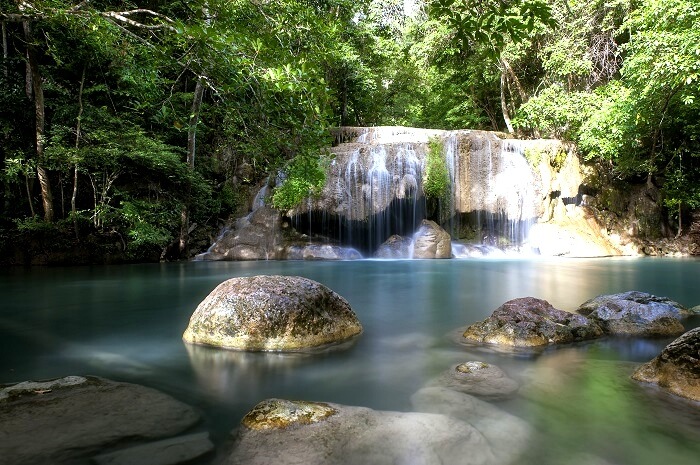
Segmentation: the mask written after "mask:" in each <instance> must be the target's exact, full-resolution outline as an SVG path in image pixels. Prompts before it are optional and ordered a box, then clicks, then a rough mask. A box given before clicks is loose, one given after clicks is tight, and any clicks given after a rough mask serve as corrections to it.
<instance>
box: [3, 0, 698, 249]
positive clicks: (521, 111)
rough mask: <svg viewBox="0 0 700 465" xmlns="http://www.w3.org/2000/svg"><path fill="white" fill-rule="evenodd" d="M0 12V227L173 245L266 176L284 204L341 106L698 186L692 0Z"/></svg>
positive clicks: (87, 6) (302, 183)
mask: <svg viewBox="0 0 700 465" xmlns="http://www.w3.org/2000/svg"><path fill="white" fill-rule="evenodd" d="M0 21H1V23H2V61H1V62H0V63H1V64H0V138H2V143H1V144H0V157H1V158H2V164H1V165H0V184H1V189H0V196H1V198H0V201H2V204H3V209H2V216H1V217H0V240H1V241H2V242H3V243H5V245H6V246H7V244H9V243H11V242H13V241H14V240H15V239H16V237H18V236H17V235H18V234H20V235H21V234H25V235H26V234H29V235H32V234H39V236H40V237H44V236H41V235H42V234H48V233H55V232H59V233H61V234H63V236H70V237H73V238H74V239H72V240H74V241H77V242H78V243H80V241H81V240H82V241H85V240H86V238H87V237H93V236H100V235H101V236H105V237H107V236H108V237H113V238H118V242H120V243H121V244H122V247H123V250H124V251H125V252H126V253H127V254H128V255H129V256H131V257H132V258H133V259H142V258H144V257H151V256H154V254H155V256H156V257H157V256H159V255H160V256H162V255H163V254H164V253H165V252H164V251H165V250H166V249H170V252H169V253H170V254H171V256H182V254H185V253H186V251H187V248H188V240H189V235H190V234H192V233H193V232H194V231H195V230H196V229H197V228H202V227H204V228H206V227H209V228H210V229H211V228H215V227H216V226H217V224H218V223H219V220H220V219H225V218H226V217H227V216H228V215H230V214H231V213H233V212H236V211H237V210H240V209H241V208H245V205H247V202H248V200H247V196H248V191H249V190H250V189H251V188H252V187H253V186H256V185H258V184H259V183H260V182H261V180H263V179H265V178H266V177H267V176H270V175H271V176H272V178H273V179H274V178H275V177H277V176H278V173H280V172H282V173H284V174H283V176H285V177H286V179H287V182H286V183H285V184H284V185H283V188H280V189H277V190H276V191H275V193H274V196H273V198H272V199H273V202H274V204H275V205H276V206H278V207H279V208H283V209H286V208H289V207H291V206H293V205H294V204H295V203H297V202H298V201H299V200H300V199H302V198H303V197H304V196H306V195H308V193H309V192H313V191H314V190H316V189H318V188H319V187H320V186H322V184H323V182H324V175H323V163H324V160H325V155H324V150H323V148H324V147H328V146H329V145H330V143H331V140H330V139H329V138H330V136H329V131H328V129H329V128H330V127H333V126H339V125H357V126H372V125H406V126H417V127H431V128H443V129H454V128H474V129H490V130H499V131H504V132H510V133H514V134H515V135H516V136H518V137H556V138H561V139H565V140H570V141H574V142H576V143H577V144H578V146H579V148H580V151H581V153H582V155H583V157H584V158H585V160H588V161H589V162H591V163H594V164H595V165H596V166H598V167H599V168H600V169H604V170H606V171H607V172H608V173H609V174H610V175H611V176H612V177H614V178H616V179H620V180H623V181H629V182H632V181H636V182H647V183H649V184H650V185H655V186H657V187H659V188H661V191H662V193H663V201H664V203H665V205H666V207H667V208H668V212H669V216H671V217H673V216H679V215H681V213H682V212H683V211H687V210H688V209H695V208H698V207H700V182H699V181H700V117H699V115H700V3H698V2H697V1H696V0H607V1H602V0H592V1H585V2H584V1H578V0H568V1H553V0H424V1H421V0H282V1H269V0H225V1H221V0H195V1H170V2H160V1H144V2H141V1H133V2H110V1H90V0H84V1H77V0H76V1H67V0H44V1H15V0H0ZM681 224H682V223H681ZM49 237H53V236H49Z"/></svg>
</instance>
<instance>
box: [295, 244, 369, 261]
mask: <svg viewBox="0 0 700 465" xmlns="http://www.w3.org/2000/svg"><path fill="white" fill-rule="evenodd" d="M286 258H287V259H288V260H359V259H361V258H362V255H361V254H360V252H358V251H357V250H355V249H353V248H351V247H341V246H338V245H329V244H308V245H304V246H296V245H292V246H289V247H287V253H286Z"/></svg>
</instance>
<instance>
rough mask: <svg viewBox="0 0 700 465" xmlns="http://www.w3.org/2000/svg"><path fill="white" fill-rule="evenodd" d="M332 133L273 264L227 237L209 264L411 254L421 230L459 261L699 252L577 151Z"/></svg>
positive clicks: (448, 135) (470, 134)
mask: <svg viewBox="0 0 700 465" xmlns="http://www.w3.org/2000/svg"><path fill="white" fill-rule="evenodd" d="M334 135H335V145H334V146H333V147H332V148H331V149H330V150H331V154H332V157H331V162H330V163H329V165H328V168H327V181H326V185H325V187H324V189H323V192H322V193H321V195H319V196H318V197H314V198H309V199H307V200H306V201H305V202H303V203H302V204H301V205H300V206H299V207H297V208H296V209H294V210H291V211H288V212H285V213H284V214H283V215H282V216H284V217H286V218H283V219H282V220H281V221H280V218H278V217H277V216H275V215H276V214H275V215H273V216H275V218H276V220H275V222H273V223H274V225H276V226H274V228H272V230H269V231H268V230H265V231H258V232H257V233H256V237H260V238H264V239H265V240H266V241H267V240H269V239H271V238H276V237H277V238H279V237H282V236H280V235H279V233H280V225H284V226H285V227H287V229H286V233H285V234H284V235H283V236H284V237H283V239H280V240H278V241H276V242H275V244H274V245H275V246H274V247H272V249H274V251H273V253H272V254H270V253H265V254H262V255H261V254H257V255H255V254H254V256H253V255H251V254H249V253H247V251H248V249H249V248H250V247H251V244H247V243H244V242H242V241H241V240H238V239H237V238H238V236H236V235H234V234H228V235H227V236H226V238H227V239H226V240H222V241H221V243H220V244H216V245H215V246H213V247H212V249H210V252H216V254H212V253H210V254H209V255H208V258H209V259H266V258H268V259H269V258H299V257H297V256H298V255H299V254H298V253H296V251H297V249H298V248H299V247H305V248H307V249H308V248H309V247H318V246H320V245H324V246H328V245H329V244H331V245H332V246H333V247H335V248H337V249H338V250H341V249H343V250H344V249H345V248H350V249H349V250H352V251H353V254H354V255H353V257H356V256H357V255H356V254H357V253H356V252H355V251H354V250H353V249H357V250H359V251H360V252H361V253H362V255H363V256H365V257H369V256H375V254H379V255H378V256H383V254H386V250H384V248H386V243H387V241H389V242H392V241H393V242H392V244H393V243H400V244H403V245H402V247H403V246H407V247H408V248H409V249H411V248H412V244H413V240H414V239H415V237H414V234H415V233H416V231H418V229H419V227H420V225H421V224H422V223H423V222H424V220H433V221H434V222H436V223H438V224H439V226H440V227H442V228H443V229H444V230H446V231H447V233H449V235H450V236H451V239H452V245H453V250H452V253H453V254H454V255H455V256H470V255H469V254H467V255H465V254H463V253H458V252H455V247H457V248H460V247H461V248H464V244H466V245H467V247H471V248H472V249H473V248H474V247H475V246H476V247H477V248H478V250H477V251H478V254H479V255H481V254H483V253H489V250H494V249H495V248H498V249H502V250H507V251H512V250H515V251H519V252H525V253H535V254H540V255H545V256H571V257H593V256H614V255H640V254H647V255H669V254H671V255H681V254H685V255H687V254H690V253H692V251H693V250H696V251H700V247H698V246H697V245H696V246H695V247H694V248H693V246H692V241H691V240H690V239H688V238H689V237H690V236H686V238H685V239H684V240H681V241H677V240H673V239H669V238H670V237H671V236H672V234H671V233H670V231H669V230H668V228H667V227H666V226H665V222H664V218H665V216H664V212H663V209H662V207H661V202H660V201H659V192H658V191H656V190H653V189H651V190H650V189H649V188H647V187H646V186H631V185H629V184H621V183H617V182H615V181H614V180H612V179H611V178H610V177H606V176H605V174H604V173H603V172H602V171H601V170H596V167H591V166H584V165H582V163H581V162H580V158H579V156H578V154H577V152H576V148H575V147H574V146H573V145H571V144H567V143H563V142H561V141H558V140H517V139H512V138H509V136H507V135H505V134H502V133H494V132H488V131H471V130H458V131H440V130H427V129H415V128H404V127H377V128H338V129H336V130H335V132H334ZM436 151H438V152H439V153H438V155H439V157H440V159H441V160H442V162H443V164H444V169H445V172H446V175H445V176H446V178H447V181H446V184H447V190H446V191H445V192H446V193H444V194H443V195H442V196H441V197H440V198H439V199H436V198H426V195H425V190H426V189H425V182H426V174H427V173H426V171H428V168H427V166H428V159H429V158H431V157H433V158H431V159H432V160H433V162H434V156H435V152H436ZM254 207H258V208H262V207H261V205H254ZM264 208H266V209H267V210H265V211H268V210H269V208H268V207H264ZM272 212H273V213H274V211H272ZM252 215H253V216H255V213H253V214H252ZM239 222H240V220H239ZM698 224H700V221H698ZM288 226H291V227H288ZM436 226H437V225H436ZM239 229H240V228H239ZM282 229H284V228H282ZM696 229H698V230H700V228H696ZM292 233H293V234H292ZM239 235H240V234H239ZM234 236H235V237H234ZM232 238H233V239H236V240H234V243H229V242H231V240H232ZM290 238H291V239H290ZM684 241H685V242H684ZM249 242H250V241H249ZM470 244H471V245H470ZM268 249H270V247H267V248H266V250H268ZM232 250H236V251H237V253H236V254H232V253H229V251H232ZM402 250H403V249H402ZM470 250H471V249H470ZM239 252H240V253H239ZM336 255H337V254H334V255H333V257H334V258H344V257H345V255H344V254H340V255H338V256H337V257H336ZM394 255H395V254H393V252H392V253H391V254H390V256H392V257H393V256H394ZM403 255H406V254H403ZM408 256H411V254H410V253H409V254H408ZM236 257H238V258H236ZM324 257H325V255H324V256H318V257H316V258H319V259H320V258H324ZM404 258H405V257H404Z"/></svg>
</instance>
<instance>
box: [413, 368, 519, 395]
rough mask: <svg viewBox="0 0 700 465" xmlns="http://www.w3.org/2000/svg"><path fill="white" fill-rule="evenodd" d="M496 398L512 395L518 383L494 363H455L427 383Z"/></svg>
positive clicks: (429, 385) (516, 389)
mask: <svg viewBox="0 0 700 465" xmlns="http://www.w3.org/2000/svg"><path fill="white" fill-rule="evenodd" d="M427 386H428V387H431V386H433V387H444V388H447V389H452V390H454V391H458V392H463V393H465V394H471V395H473V396H476V397H480V398H483V399H490V400H497V399H506V398H509V397H512V396H514V395H515V394H516V393H517V391H518V388H519V387H520V385H519V384H518V383H517V382H516V381H515V380H513V379H511V378H509V377H508V375H507V374H506V373H505V372H504V371H503V370H501V369H500V368H499V367H497V366H496V365H491V364H488V363H484V362H476V361H469V362H464V363H460V364H459V365H455V366H453V367H452V368H450V369H449V370H447V371H445V372H444V373H442V374H441V375H440V376H439V377H437V378H436V379H434V380H432V381H430V382H429V383H428V384H427Z"/></svg>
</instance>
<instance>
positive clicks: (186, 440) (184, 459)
mask: <svg viewBox="0 0 700 465" xmlns="http://www.w3.org/2000/svg"><path fill="white" fill-rule="evenodd" d="M213 451H214V444H212V442H211V440H209V433H196V434H188V435H186V436H178V437H176V438H171V439H164V440H162V441H156V442H151V443H148V444H140V445H138V446H134V447H129V448H127V449H121V450H118V451H115V452H109V453H107V454H100V455H96V456H95V457H93V458H92V462H93V463H94V464H95V465H179V464H185V463H192V461H193V460H195V459H198V458H201V457H203V456H205V455H206V454H209V453H211V452H213Z"/></svg>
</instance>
